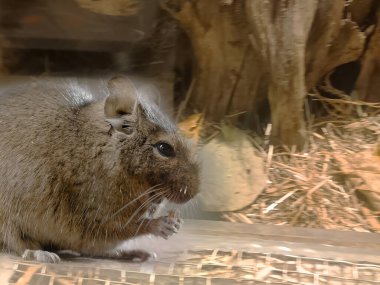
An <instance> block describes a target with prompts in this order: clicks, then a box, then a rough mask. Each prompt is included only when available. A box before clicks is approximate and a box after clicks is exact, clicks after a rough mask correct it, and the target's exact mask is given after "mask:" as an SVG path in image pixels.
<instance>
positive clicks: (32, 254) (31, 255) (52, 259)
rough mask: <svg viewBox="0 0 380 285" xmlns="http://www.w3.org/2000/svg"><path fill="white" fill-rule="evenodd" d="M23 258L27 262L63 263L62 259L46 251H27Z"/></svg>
mask: <svg viewBox="0 0 380 285" xmlns="http://www.w3.org/2000/svg"><path fill="white" fill-rule="evenodd" d="M22 258H23V259H25V260H34V261H38V262H43V263H59V262H60V261H61V258H60V257H59V256H58V255H57V254H55V253H53V252H49V251H44V250H30V249H26V250H25V251H24V253H23V255H22Z"/></svg>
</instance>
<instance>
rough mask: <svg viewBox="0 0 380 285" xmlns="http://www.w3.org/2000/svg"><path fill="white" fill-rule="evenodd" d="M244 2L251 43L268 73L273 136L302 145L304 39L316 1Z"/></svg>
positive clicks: (305, 39)
mask: <svg viewBox="0 0 380 285" xmlns="http://www.w3.org/2000/svg"><path fill="white" fill-rule="evenodd" d="M246 5H247V15H248V19H249V23H250V28H251V31H252V34H251V39H252V44H253V46H254V49H255V51H256V52H257V53H258V54H260V56H261V58H262V60H263V64H264V66H266V67H267V68H268V72H269V74H270V82H269V88H268V90H269V92H268V98H269V103H270V108H271V117H272V124H273V128H272V135H273V136H274V138H276V139H278V141H279V142H280V143H282V144H287V145H297V146H302V145H303V143H304V137H305V123H304V114H303V101H304V98H305V96H306V88H305V52H306V42H307V38H308V35H309V30H310V28H311V24H312V21H313V16H314V13H315V11H316V9H317V1H316V0H305V1H288V0H279V1H262V0H251V1H247V2H246Z"/></svg>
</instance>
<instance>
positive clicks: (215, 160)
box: [199, 126, 267, 212]
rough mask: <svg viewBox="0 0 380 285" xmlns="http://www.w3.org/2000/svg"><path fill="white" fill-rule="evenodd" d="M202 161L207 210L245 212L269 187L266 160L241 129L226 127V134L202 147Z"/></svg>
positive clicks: (202, 186) (202, 190) (204, 201)
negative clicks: (242, 210) (264, 165)
mask: <svg viewBox="0 0 380 285" xmlns="http://www.w3.org/2000/svg"><path fill="white" fill-rule="evenodd" d="M199 159H200V164H201V171H202V172H201V194H200V201H201V205H202V208H203V210H204V211H210V212H214V211H216V212H224V211H236V210H239V209H242V208H244V207H246V206H248V205H249V204H251V203H252V202H253V201H254V200H255V199H256V197H257V196H258V195H259V194H260V193H261V192H262V190H263V189H264V187H265V186H266V181H267V177H266V174H265V172H264V167H263V159H262V157H260V156H259V155H257V153H256V151H255V149H254V148H253V146H252V144H251V142H250V141H249V137H248V135H246V134H245V133H244V132H243V131H240V130H239V129H236V128H232V127H227V126H222V134H221V135H220V136H218V137H216V138H214V139H213V140H211V141H210V142H209V143H207V144H206V145H204V146H203V147H201V149H200V154H199Z"/></svg>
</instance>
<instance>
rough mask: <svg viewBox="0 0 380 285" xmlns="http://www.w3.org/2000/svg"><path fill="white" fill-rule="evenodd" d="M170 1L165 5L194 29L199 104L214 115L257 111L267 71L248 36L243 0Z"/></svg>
mask: <svg viewBox="0 0 380 285" xmlns="http://www.w3.org/2000/svg"><path fill="white" fill-rule="evenodd" d="M170 2H173V1H163V2H162V7H163V8H164V9H165V10H166V11H168V12H169V13H170V14H171V15H172V16H173V17H174V18H175V19H177V20H178V21H179V23H180V25H181V27H182V28H183V29H184V30H185V31H186V33H187V34H188V36H189V38H190V40H191V43H192V48H193V51H194V56H195V59H196V63H195V72H194V73H195V76H194V80H195V85H194V88H193V93H192V96H191V104H192V105H193V107H195V108H197V109H198V110H200V111H203V112H204V113H205V115H206V116H207V117H208V118H209V119H211V120H213V121H220V120H221V119H223V117H224V116H225V115H226V114H228V113H236V112H241V111H246V112H250V111H253V108H254V106H255V104H254V102H255V100H256V92H255V90H256V88H257V86H258V85H259V81H260V78H261V77H262V73H261V72H260V71H258V70H257V68H256V67H257V65H258V64H257V58H255V56H254V54H253V52H252V48H251V45H250V42H249V40H248V30H247V25H246V22H245V17H244V9H243V2H242V1H235V2H234V1H231V2H233V3H232V4H231V5H230V4H228V3H227V2H228V1H225V4H221V3H222V1H219V0H211V1H179V2H181V4H180V5H179V7H177V8H178V9H175V7H174V6H175V5H170ZM177 4H178V3H177ZM247 103H248V104H247Z"/></svg>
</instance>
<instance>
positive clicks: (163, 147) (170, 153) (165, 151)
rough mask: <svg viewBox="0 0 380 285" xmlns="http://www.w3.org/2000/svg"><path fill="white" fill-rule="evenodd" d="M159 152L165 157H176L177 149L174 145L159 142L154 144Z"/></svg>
mask: <svg viewBox="0 0 380 285" xmlns="http://www.w3.org/2000/svg"><path fill="white" fill-rule="evenodd" d="M154 147H155V148H156V149H157V150H158V152H159V153H160V154H161V155H162V156H165V157H174V156H175V151H174V149H173V147H172V146H171V145H170V144H168V143H166V142H158V143H156V144H155V145H154Z"/></svg>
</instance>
